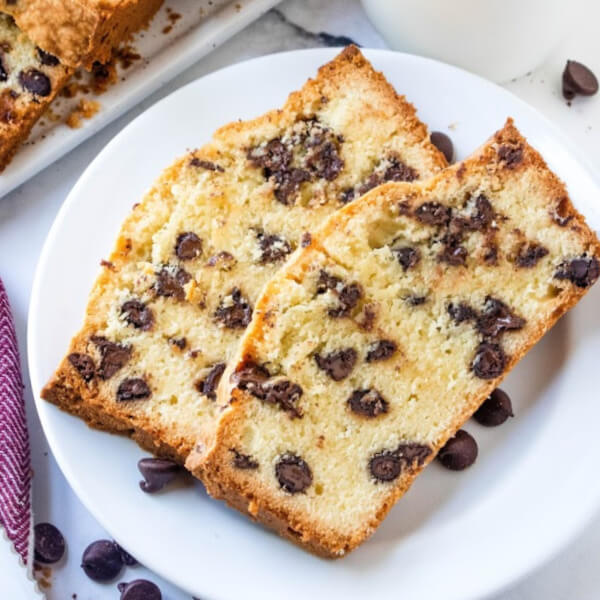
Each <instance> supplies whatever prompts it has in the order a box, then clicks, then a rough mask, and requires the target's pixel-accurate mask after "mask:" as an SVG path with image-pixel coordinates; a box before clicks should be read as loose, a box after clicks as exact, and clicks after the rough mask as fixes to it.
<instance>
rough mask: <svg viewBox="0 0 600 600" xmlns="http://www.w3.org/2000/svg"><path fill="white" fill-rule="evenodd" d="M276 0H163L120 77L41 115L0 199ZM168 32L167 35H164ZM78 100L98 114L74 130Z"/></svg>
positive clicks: (1, 186)
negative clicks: (70, 122) (69, 118)
mask: <svg viewBox="0 0 600 600" xmlns="http://www.w3.org/2000/svg"><path fill="white" fill-rule="evenodd" d="M278 2H279V0H233V1H230V0H165V3H164V5H163V7H162V8H161V9H160V11H159V12H158V13H157V15H156V16H155V17H154V19H153V21H152V23H151V25H150V27H149V28H148V29H147V30H145V31H143V32H140V33H138V34H137V35H136V36H135V38H134V40H133V42H132V44H131V45H132V47H133V48H134V49H135V52H136V53H138V54H139V55H141V58H140V59H139V60H135V61H133V62H132V64H131V65H130V66H129V67H127V68H122V67H120V68H119V69H118V71H117V75H118V81H117V82H115V83H114V84H113V85H111V86H110V87H109V88H108V89H107V91H105V92H104V93H102V94H100V95H95V94H93V93H91V92H90V93H86V94H78V95H77V96H76V97H75V98H71V99H67V98H62V97H58V98H57V100H59V102H58V103H57V104H58V107H56V106H54V105H53V106H51V107H50V111H49V113H47V115H45V116H44V117H42V119H40V123H38V124H37V125H36V126H35V128H34V130H33V131H32V133H31V135H30V136H29V138H28V140H27V141H26V142H25V144H24V145H23V146H22V147H21V148H20V149H19V151H18V152H17V154H16V156H15V158H14V159H13V161H12V162H11V163H10V164H9V165H8V167H7V168H6V169H5V170H4V172H3V173H1V174H0V198H1V197H2V196H4V195H5V194H7V193H8V192H10V191H11V190H13V189H14V188H16V187H17V186H18V185H20V184H21V183H23V182H24V181H26V180H27V179H29V178H30V177H33V176H34V175H35V174H36V173H38V172H39V171H41V170H42V169H44V168H45V167H47V166H48V165H49V164H51V163H52V162H54V161H56V160H58V159H59V158H60V157H61V156H63V155H65V154H66V153H67V152H69V151H70V150H72V149H73V148H75V146H77V145H79V144H81V143H82V142H83V141H84V140H86V139H87V138H89V137H90V136H92V135H94V134H95V133H96V132H98V131H99V130H100V129H102V128H103V127H105V126H106V125H108V124H109V123H110V122H111V121H113V120H114V119H116V118H117V117H119V116H121V115H122V114H123V113H125V112H126V111H127V110H129V109H130V108H132V107H133V106H135V105H136V104H138V103H139V102H140V101H141V100H143V99H144V98H146V97H147V96H149V95H150V94H152V93H153V92H155V91H156V90H157V89H159V88H160V87H161V86H163V85H164V84H165V83H167V82H168V81H169V80H171V79H173V78H174V77H175V76H177V75H178V74H179V73H181V72H182V71H184V70H185V69H187V68H188V67H189V66H191V65H192V64H194V63H195V62H196V61H198V60H199V59H200V58H202V57H203V56H205V55H206V54H208V53H209V52H210V51H211V50H214V49H215V48H216V47H217V46H219V45H220V44H222V43H223V42H225V41H226V40H228V39H229V38H230V37H232V36H233V35H235V34H236V33H237V32H238V31H240V30H242V29H243V28H244V27H246V26H247V25H249V24H250V23H251V22H252V21H254V20H255V19H257V18H258V17H260V16H261V15H262V14H263V13H265V12H266V11H267V10H269V9H270V8H272V7H273V6H274V5H275V4H277V3H278ZM166 31H168V33H165V32H166ZM81 98H85V99H87V100H94V101H97V102H98V103H99V105H100V106H99V110H98V112H97V113H96V114H95V115H94V116H93V117H91V118H89V119H83V120H82V121H81V127H79V128H77V129H73V128H71V127H69V126H67V125H66V124H65V123H64V118H65V116H66V115H67V114H68V113H69V112H70V111H71V110H72V109H73V108H74V107H75V105H77V103H78V102H79V100H80V99H81Z"/></svg>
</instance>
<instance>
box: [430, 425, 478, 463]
mask: <svg viewBox="0 0 600 600" xmlns="http://www.w3.org/2000/svg"><path fill="white" fill-rule="evenodd" d="M476 458H477V442H476V441H475V439H474V438H473V436H472V435H470V434H469V433H467V432H466V431H465V430H464V429H459V430H458V431H457V432H456V435H455V436H454V437H451V438H450V439H449V440H448V441H447V442H446V444H445V446H444V447H443V448H442V449H441V450H440V451H439V452H438V459H439V461H440V462H441V463H442V465H444V467H446V469H450V470H451V471H462V470H463V469H466V468H467V467H470V466H471V465H472V464H473V463H474V462H475V459H476Z"/></svg>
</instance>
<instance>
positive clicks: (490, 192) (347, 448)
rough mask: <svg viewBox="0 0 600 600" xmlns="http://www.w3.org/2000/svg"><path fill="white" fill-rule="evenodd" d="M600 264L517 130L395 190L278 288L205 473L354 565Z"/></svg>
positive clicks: (221, 492) (242, 363)
mask: <svg viewBox="0 0 600 600" xmlns="http://www.w3.org/2000/svg"><path fill="white" fill-rule="evenodd" d="M599 256H600V245H599V243H598V240H597V239H596V237H595V235H594V234H593V233H592V231H591V230H590V229H589V228H588V227H587V225H586V223H585V222H584V219H583V217H582V216H581V215H580V214H578V213H577V212H576V211H575V209H574V208H573V206H572V204H571V202H570V200H569V198H568V196H567V192H566V189H565V187H564V185H563V184H562V183H561V182H560V181H559V179H558V178H557V177H556V176H555V175H554V174H553V173H552V172H550V170H549V169H548V168H547V166H546V164H545V163H544V161H543V159H542V158H541V157H540V155H539V154H538V153H537V152H536V151H535V150H533V149H532V148H531V147H530V146H529V145H528V144H527V142H526V141H525V139H523V137H522V136H521V135H520V134H519V132H518V131H517V130H516V128H515V127H514V126H513V124H512V122H511V121H509V122H508V123H507V124H506V126H505V127H504V129H502V130H501V131H499V132H498V133H497V134H496V135H495V136H494V137H493V138H492V139H491V140H490V141H489V142H488V143H487V144H486V145H485V146H483V147H482V148H481V149H480V150H479V151H478V152H477V153H476V154H475V155H473V156H472V157H471V158H469V159H467V160H466V161H464V162H463V163H461V164H457V165H454V166H452V167H449V168H448V169H446V170H445V171H443V172H442V173H441V174H439V175H437V176H435V177H434V178H432V179H431V180H428V181H425V182H422V183H421V182H415V183H412V184H407V183H389V184H386V185H382V186H380V187H378V188H377V189H375V190H373V191H371V192H369V193H368V194H367V195H365V196H363V197H362V198H360V199H359V200H356V201H355V202H353V203H352V204H350V205H348V206H347V207H345V208H343V209H342V210H341V211H338V212H337V213H336V214H335V215H332V216H331V217H330V218H329V219H328V220H327V221H326V222H325V224H324V225H323V226H322V228H320V229H319V230H318V231H316V232H314V233H313V235H312V241H311V244H310V245H309V246H307V247H306V248H304V249H302V250H301V251H299V252H298V253H297V254H296V255H295V256H294V258H293V259H291V260H290V261H289V262H288V263H287V265H286V267H285V268H284V269H282V270H281V271H280V272H279V273H278V274H277V275H275V277H274V278H273V279H272V280H271V281H270V282H269V283H268V285H267V286H266V288H265V290H264V293H263V295H262V297H261V298H260V299H259V301H258V302H257V305H256V308H255V311H254V317H253V321H252V323H251V325H250V326H249V327H248V328H247V330H246V333H245V335H244V337H243V339H242V341H241V343H240V345H239V347H238V352H237V355H236V358H235V359H233V360H232V361H231V363H230V367H229V368H228V370H227V371H226V373H225V374H224V376H223V381H222V386H221V389H220V396H219V403H220V404H221V405H222V406H223V407H225V409H224V412H223V413H222V415H221V417H220V419H219V421H218V428H217V431H216V434H215V436H214V437H213V439H212V440H211V439H207V440H205V441H204V444H200V445H199V446H198V448H197V450H196V452H194V453H192V455H191V456H190V458H189V460H188V465H187V466H188V467H189V468H190V469H191V470H192V471H193V472H194V473H195V474H197V475H199V476H200V477H202V478H203V480H204V481H205V482H206V484H207V487H208V490H209V492H210V493H211V494H212V495H213V496H215V497H217V498H222V499H225V500H226V501H227V502H228V503H229V504H231V505H233V506H235V507H236V508H238V509H240V510H242V511H244V512H246V513H248V514H250V515H251V516H253V517H255V518H257V519H258V520H259V521H262V522H263V523H266V524H267V525H269V526H271V527H274V528H275V529H276V530H277V531H278V532H279V533H280V534H282V535H284V536H285V537H288V538H290V539H292V540H293V541H295V542H298V543H300V544H303V545H305V546H307V547H308V548H309V549H311V550H313V551H315V552H317V553H319V554H323V555H326V556H332V557H335V556H342V555H344V554H345V553H347V552H349V551H350V550H352V549H353V548H355V547H356V546H357V545H358V544H360V543H361V542H362V541H363V540H365V539H366V538H367V537H368V536H369V535H371V534H372V533H373V531H374V530H375V528H376V527H377V525H378V524H379V523H380V522H381V520H382V519H383V518H384V517H385V515H386V514H387V512H388V511H389V510H390V508H391V507H392V506H393V505H394V503H395V502H396V501H397V500H398V499H399V498H400V497H401V496H402V495H403V494H404V493H405V492H406V491H407V489H408V488H409V486H410V485H411V483H412V481H413V479H414V478H415V477H416V476H417V475H418V474H419V472H420V471H421V470H422V469H423V467H424V466H425V465H426V464H427V463H428V462H429V461H430V460H432V459H433V457H434V456H435V455H436V453H437V451H438V450H439V449H440V448H441V447H442V446H443V445H444V443H445V442H446V441H447V440H448V438H449V437H451V436H452V435H453V434H454V433H455V432H456V431H457V429H458V428H459V427H460V426H461V424H462V423H463V422H464V421H465V420H466V419H468V418H469V417H470V415H471V414H472V413H473V412H474V411H475V410H476V409H477V408H478V406H479V405H480V404H481V402H482V401H483V400H484V399H485V398H486V397H487V396H488V395H489V393H490V392H491V391H492V390H493V389H494V388H495V387H497V385H498V384H499V382H500V381H501V380H502V378H503V377H504V376H505V375H506V374H507V373H508V372H509V371H510V369H511V368H512V367H513V366H514V365H515V364H516V363H517V362H518V360H519V359H520V358H521V357H522V356H523V355H524V354H525V353H526V352H527V351H528V350H529V349H530V348H531V347H532V346H533V345H534V344H535V343H536V342H537V341H538V340H539V339H540V337H541V336H542V335H543V334H544V333H545V332H546V331H547V330H548V329H549V328H550V327H551V326H552V325H553V324H554V323H555V322H556V321H557V319H558V318H559V317H560V316H561V315H562V314H563V313H564V312H565V311H567V310H568V309H569V308H570V307H571V306H573V305H574V304H575V303H576V302H577V301H578V300H579V299H580V298H581V297H582V296H583V294H584V293H585V292H586V291H587V289H588V288H589V286H590V285H591V284H592V283H594V281H595V280H596V278H597V277H598V274H599V262H598V257H599Z"/></svg>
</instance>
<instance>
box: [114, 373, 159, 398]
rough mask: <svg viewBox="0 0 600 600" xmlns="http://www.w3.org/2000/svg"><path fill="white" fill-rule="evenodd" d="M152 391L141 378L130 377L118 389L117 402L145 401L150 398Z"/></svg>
mask: <svg viewBox="0 0 600 600" xmlns="http://www.w3.org/2000/svg"><path fill="white" fill-rule="evenodd" d="M151 395H152V391H151V390H150V388H149V387H148V384H147V383H146V381H145V380H143V379H142V378H141V377H129V378H127V379H123V381H121V383H120V384H119V387H118V388H117V400H118V401H119V402H128V401H129V400H144V399H146V398H150V396H151Z"/></svg>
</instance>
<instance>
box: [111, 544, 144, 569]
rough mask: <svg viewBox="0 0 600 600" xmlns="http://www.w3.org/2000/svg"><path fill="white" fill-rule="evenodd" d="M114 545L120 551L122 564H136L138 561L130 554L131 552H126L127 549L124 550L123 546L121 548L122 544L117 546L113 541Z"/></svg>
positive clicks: (130, 565)
mask: <svg viewBox="0 0 600 600" xmlns="http://www.w3.org/2000/svg"><path fill="white" fill-rule="evenodd" d="M114 544H115V546H116V547H117V548H118V550H119V552H120V553H121V558H122V559H123V564H124V565H127V566H128V567H135V566H136V565H137V564H138V561H137V560H136V559H135V558H134V557H133V556H131V554H129V552H127V550H125V548H123V547H122V546H119V544H117V542H114Z"/></svg>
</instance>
